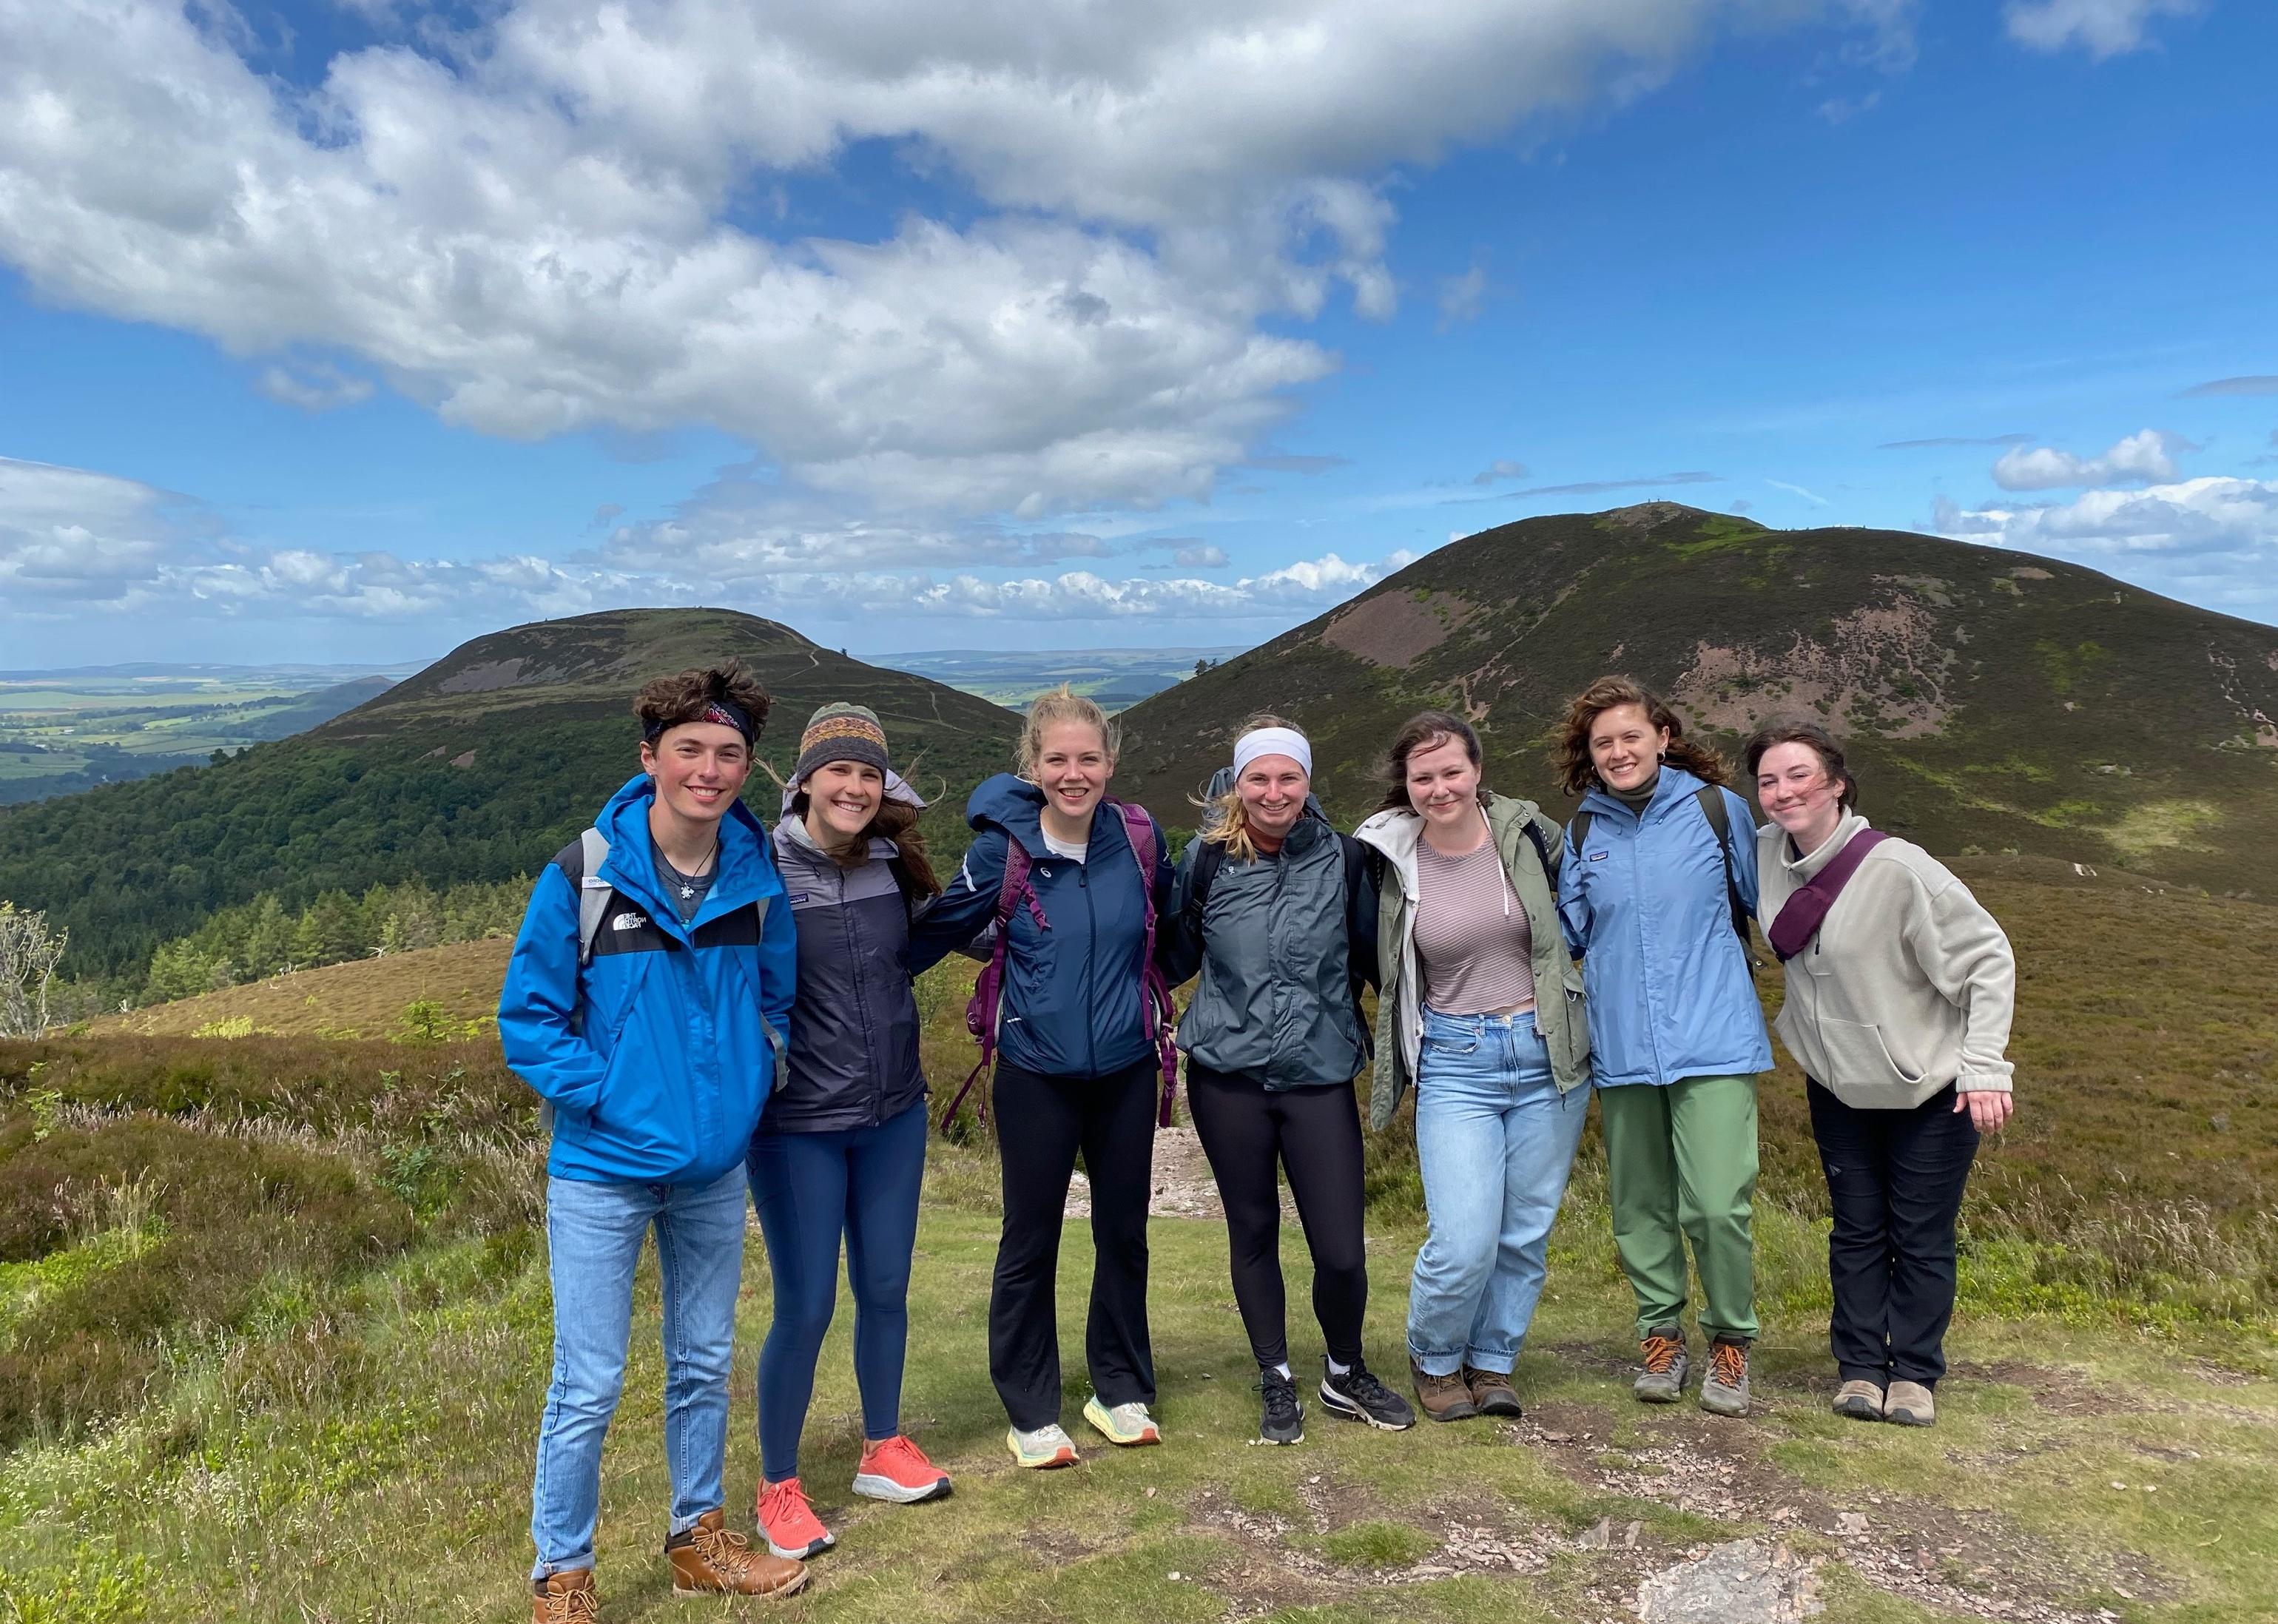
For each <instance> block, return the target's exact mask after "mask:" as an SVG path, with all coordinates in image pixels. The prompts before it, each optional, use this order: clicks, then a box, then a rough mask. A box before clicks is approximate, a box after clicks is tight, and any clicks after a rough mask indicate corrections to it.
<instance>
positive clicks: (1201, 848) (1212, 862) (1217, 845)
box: [1187, 835, 1226, 923]
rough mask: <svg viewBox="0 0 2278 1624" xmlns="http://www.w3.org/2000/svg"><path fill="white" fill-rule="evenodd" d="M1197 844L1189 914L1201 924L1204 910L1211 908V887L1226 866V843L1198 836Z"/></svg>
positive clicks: (1188, 881)
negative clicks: (1220, 870)
mask: <svg viewBox="0 0 2278 1624" xmlns="http://www.w3.org/2000/svg"><path fill="white" fill-rule="evenodd" d="M1195 843H1196V852H1195V871H1194V873H1193V874H1191V875H1189V877H1188V879H1187V912H1188V913H1189V914H1191V915H1193V916H1194V918H1195V920H1196V923H1200V922H1201V920H1202V916H1203V910H1204V908H1208V907H1209V906H1210V893H1211V886H1212V884H1213V883H1214V882H1215V881H1216V880H1217V878H1218V871H1219V869H1222V868H1224V867H1225V866H1226V842H1225V841H1223V840H1206V839H1204V838H1203V837H1202V836H1200V835H1196V837H1195Z"/></svg>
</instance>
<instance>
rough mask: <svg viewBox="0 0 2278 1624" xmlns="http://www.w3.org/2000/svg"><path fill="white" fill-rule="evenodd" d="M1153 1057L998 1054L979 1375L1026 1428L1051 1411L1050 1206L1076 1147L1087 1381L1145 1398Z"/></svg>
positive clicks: (1054, 1289) (1050, 1418)
mask: <svg viewBox="0 0 2278 1624" xmlns="http://www.w3.org/2000/svg"><path fill="white" fill-rule="evenodd" d="M1160 1076H1161V1073H1160V1072H1159V1071H1158V1069H1157V1068H1156V1064H1155V1061H1154V1058H1153V1056H1151V1055H1150V1056H1149V1057H1148V1058H1147V1059H1146V1060H1144V1061H1140V1062H1139V1063H1138V1064H1136V1065H1134V1066H1128V1067H1126V1068H1125V1069H1123V1070H1121V1071H1116V1072H1110V1073H1108V1074H1107V1075H1106V1076H1097V1077H1048V1076H1042V1075H1040V1074H1038V1073H1036V1072H1033V1071H1023V1070H1022V1069H1021V1068H1020V1067H1018V1066H1014V1065H1010V1064H1008V1063H1006V1062H1005V1061H1001V1060H1000V1061H998V1062H997V1075H996V1080H995V1083H994V1085H993V1087H994V1092H993V1095H992V1109H993V1112H994V1115H995V1118H996V1122H997V1152H998V1160H999V1161H1000V1162H1001V1163H1002V1165H1003V1167H1004V1172H1005V1229H1004V1233H1003V1236H1002V1238H1000V1239H999V1240H998V1244H997V1276H996V1279H995V1281H994V1282H993V1283H991V1285H990V1291H989V1375H990V1379H991V1380H992V1381H994V1382H995V1383H997V1396H998V1398H1002V1399H1003V1400H1004V1401H1005V1414H1006V1415H1008V1416H1009V1417H1011V1418H1012V1422H1013V1425H1014V1426H1015V1427H1018V1428H1020V1429H1021V1430H1022V1431H1024V1432H1030V1431H1034V1430H1035V1429H1036V1428H1038V1427H1046V1426H1050V1425H1051V1424H1052V1423H1053V1422H1055V1421H1059V1418H1060V1337H1059V1261H1060V1212H1061V1208H1062V1207H1065V1206H1066V1202H1067V1190H1068V1176H1069V1175H1071V1174H1072V1173H1074V1171H1075V1158H1076V1153H1077V1152H1078V1151H1082V1153H1083V1168H1084V1173H1085V1176H1087V1177H1089V1179H1090V1180H1091V1244H1092V1251H1093V1253H1094V1257H1093V1263H1092V1272H1091V1317H1090V1320H1089V1322H1088V1324H1087V1325H1086V1327H1085V1329H1084V1356H1085V1359H1086V1360H1087V1362H1088V1363H1089V1366H1090V1367H1091V1390H1092V1391H1093V1392H1095V1393H1097V1395H1098V1396H1099V1401H1100V1403H1102V1404H1104V1405H1106V1406H1109V1407H1110V1408H1111V1409H1112V1408H1113V1407H1114V1406H1116V1405H1119V1404H1128V1403H1130V1402H1131V1401H1132V1400H1133V1399H1137V1400H1139V1401H1140V1402H1141V1403H1143V1404H1152V1403H1154V1402H1155V1355H1154V1352H1153V1350H1152V1349H1151V1348H1150V1346H1149V1345H1148V1341H1147V1197H1148V1194H1149V1192H1150V1190H1151V1188H1152V1186H1153V1183H1154V1161H1155V1088H1156V1084H1157V1080H1158V1078H1159V1077H1160Z"/></svg>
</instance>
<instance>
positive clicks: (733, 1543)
mask: <svg viewBox="0 0 2278 1624" xmlns="http://www.w3.org/2000/svg"><path fill="white" fill-rule="evenodd" d="M635 712H636V714H637V715H638V716H639V718H640V722H641V729H642V731H641V745H640V764H641V772H640V776H638V778H634V779H633V780H632V781H631V782H630V783H628V784H627V785H625V786H624V787H623V789H621V790H619V791H618V792H617V793H616V794H615V795H614V796H613V797H611V798H610V801H609V803H608V806H606V807H605V808H602V811H601V815H600V817H599V818H598V819H596V820H595V824H594V827H595V829H596V830H597V831H599V833H600V836H601V838H602V839H604V840H606V842H607V846H608V849H607V854H606V856H603V857H602V858H601V860H600V862H599V863H598V865H594V867H595V871H594V872H592V873H588V872H586V869H587V867H588V866H589V865H588V860H587V853H588V849H589V847H590V846H591V845H592V842H590V841H588V840H585V839H580V840H578V841H577V842H574V843H572V844H571V845H570V846H568V847H566V848H564V850H563V851H562V853H561V854H560V855H558V856H557V857H556V858H555V859H554V862H552V863H551V864H550V865H548V866H547V868H546V869H545V870H544V871H543V872H541V873H540V874H539V877H538V883H537V885H535V886H534V887H532V889H531V898H530V910H529V912H528V914H527V915H525V916H524V920H523V925H522V933H521V935H520V936H519V937H517V938H516V941H515V945H514V955H513V957H512V959H511V960H510V961H509V962H508V968H507V979H506V988H505V991H504V992H503V993H501V996H500V999H499V1036H500V1038H501V1042H502V1044H503V1046H504V1047H505V1050H506V1059H507V1063H508V1065H509V1066H511V1067H512V1068H513V1069H514V1070H515V1072H516V1075H518V1076H521V1078H522V1079H523V1080H524V1082H526V1083H528V1084H530V1085H531V1088H533V1089H535V1090H537V1091H538V1093H539V1096H540V1097H541V1098H543V1099H545V1100H546V1101H547V1104H548V1105H550V1106H551V1107H553V1117H554V1133H553V1145H552V1148H551V1150H550V1152H549V1153H548V1157H547V1182H546V1238H547V1252H548V1267H549V1270H550V1273H551V1276H552V1280H553V1286H554V1377H553V1382H552V1384H551V1385H550V1386H549V1388H548V1389H547V1398H546V1413H545V1419H544V1421H542V1422H541V1424H540V1428H539V1441H538V1470H537V1476H536V1480H535V1482H534V1483H533V1486H532V1489H531V1538H532V1539H533V1541H534V1542H535V1543H536V1544H537V1546H538V1560H537V1567H536V1568H535V1569H534V1571H533V1574H532V1582H533V1585H534V1588H535V1590H536V1592H537V1596H536V1600H535V1602H534V1604H533V1615H534V1616H538V1617H548V1618H550V1617H554V1616H562V1617H574V1616H577V1611H578V1609H579V1607H580V1606H581V1605H585V1604H584V1603H580V1602H579V1600H578V1599H577V1598H578V1597H580V1596H581V1595H582V1596H583V1597H585V1603H590V1601H591V1597H592V1568H593V1533H594V1525H595V1522H596V1521H598V1519H599V1515H600V1491H601V1440H602V1437H603V1436H604V1435H605V1434H606V1433H607V1432H608V1426H609V1419H610V1417H611V1416H612V1415H613V1414H614V1413H615V1410H616V1403H617V1397H618V1394H619V1392H620V1391H621V1390H623V1385H624V1373H625V1353H626V1345H627V1343H628V1342H629V1340H630V1338H631V1323H632V1291H633V1268H634V1265H635V1263H636V1262H637V1261H638V1259H639V1257H640V1251H641V1242H642V1239H643V1237H645V1236H646V1234H647V1233H648V1231H649V1230H650V1229H652V1228H653V1229H655V1231H656V1239H657V1256H658V1260H659V1261H660V1263H661V1265H662V1270H663V1283H664V1325H665V1360H666V1367H665V1411H664V1431H665V1459H666V1461H667V1463H668V1465H669V1468H670V1472H671V1478H672V1497H673V1498H672V1514H671V1523H670V1527H669V1529H668V1536H667V1538H666V1541H665V1551H666V1554H667V1557H668V1559H669V1561H670V1563H671V1565H672V1570H673V1585H674V1588H675V1590H680V1591H691V1590H695V1591H715V1592H718V1591H724V1592H728V1593H731V1594H738V1595H762V1594H776V1595H782V1594H788V1593H790V1592H791V1590H797V1589H798V1588H799V1585H800V1583H801V1582H803V1580H804V1577H805V1572H806V1570H805V1569H804V1567H801V1565H800V1564H799V1563H797V1562H792V1561H786V1560H784V1559H781V1558H778V1557H776V1556H772V1555H768V1554H766V1553H763V1552H757V1551H753V1550H752V1549H751V1548H750V1546H749V1545H748V1544H746V1543H745V1540H744V1537H743V1536H741V1535H740V1534H736V1533H731V1532H730V1531H729V1530H728V1528H726V1526H725V1516H724V1505H723V1503H724V1500H725V1498H726V1496H725V1489H724V1484H723V1477H724V1467H725V1461H726V1454H727V1444H728V1375H729V1363H730V1349H731V1346H732V1344H733V1341H734V1337H735V1329H736V1294H737V1291H738V1287H739V1285H740V1283H741V1282H742V1277H743V1256H744V1190H745V1172H744V1157H745V1149H746V1147H747V1146H748V1145H750V1143H751V1138H752V1130H753V1127H754V1126H755V1125H756V1124H757V1122H759V1118H760V1108H761V1106H762V1105H763V1104H765V1103H766V1101H767V1099H768V1093H769V1092H770V1091H771V1089H772V1088H773V1087H774V1085H775V1082H776V1076H777V1074H778V1071H779V1069H780V1063H781V1053H782V1048H783V1033H784V1030H786V1028H787V1026H788V1024H789V1020H790V1014H791V996H792V992H793V977H794V974H795V972H796V967H797V961H798V946H797V942H796V938H795V934H794V930H793V926H792V923H791V914H790V910H789V909H788V908H785V907H784V905H783V896H784V886H783V882H782V880H781V879H780V878H778V877H777V876H776V865H775V861H774V858H773V857H772V856H771V855H770V854H769V850H768V839H767V835H766V833H765V831H763V830H762V829H761V826H760V823H759V821H758V820H757V819H756V818H754V817H753V816H752V815H751V813H750V812H748V811H746V810H745V808H744V807H743V805H742V803H741V802H740V801H738V799H737V795H738V792H739V791H740V790H741V789H742V787H743V785H744V780H745V778H746V776H747V775H748V774H749V773H750V771H751V765H752V743H753V739H754V738H755V737H756V735H757V734H758V732H759V729H760V726H761V723H762V722H764V721H765V719H766V717H767V712H768V695H767V693H766V691H765V690H764V689H762V688H761V686H759V684H758V683H756V682H754V681H753V680H752V678H750V677H749V676H747V675H745V672H744V670H743V669H742V668H741V667H740V666H739V665H738V664H737V663H735V662H733V661H730V662H729V663H727V664H725V665H722V666H719V667H715V668H714V669H712V670H692V671H684V672H682V673H680V674H679V675H678V676H677V677H665V678H658V679H657V680H655V681H654V682H652V683H650V684H649V685H648V686H646V687H644V688H643V689H642V690H641V693H640V698H639V701H638V703H637V705H636V706H635ZM587 898H591V899H592V900H594V901H596V902H598V903H600V908H599V909H598V911H597V912H587V911H586V910H585V909H584V908H581V902H582V901H583V900H585V899H587ZM581 914H583V915H584V916H583V917H581Z"/></svg>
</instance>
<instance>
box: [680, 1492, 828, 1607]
mask: <svg viewBox="0 0 2278 1624" xmlns="http://www.w3.org/2000/svg"><path fill="white" fill-rule="evenodd" d="M726 1521H727V1520H726V1519H725V1518H724V1517H723V1516H722V1514H721V1513H719V1512H716V1511H708V1512H706V1513H704V1514H703V1515H702V1516H701V1517H699V1518H698V1519H697V1520H696V1526H695V1527H694V1528H691V1529H689V1530H688V1532H686V1533H685V1534H676V1535H674V1536H672V1537H671V1538H670V1539H668V1540H666V1541H665V1542H664V1554H665V1555H666V1556H667V1557H669V1558H670V1559H671V1560H672V1593H673V1594H674V1595H675V1596H719V1595H729V1596H789V1595H791V1593H792V1592H794V1591H796V1590H798V1589H799V1587H800V1586H801V1585H803V1584H805V1583H806V1563H804V1562H794V1561H792V1560H791V1559H790V1558H789V1557H779V1556H775V1555H772V1554H770V1553H769V1552H768V1551H754V1550H753V1549H752V1543H751V1541H749V1540H747V1539H745V1537H744V1536H742V1535H741V1534H738V1533H735V1532H733V1531H732V1530H730V1528H728V1527H727V1526H726Z"/></svg>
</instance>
